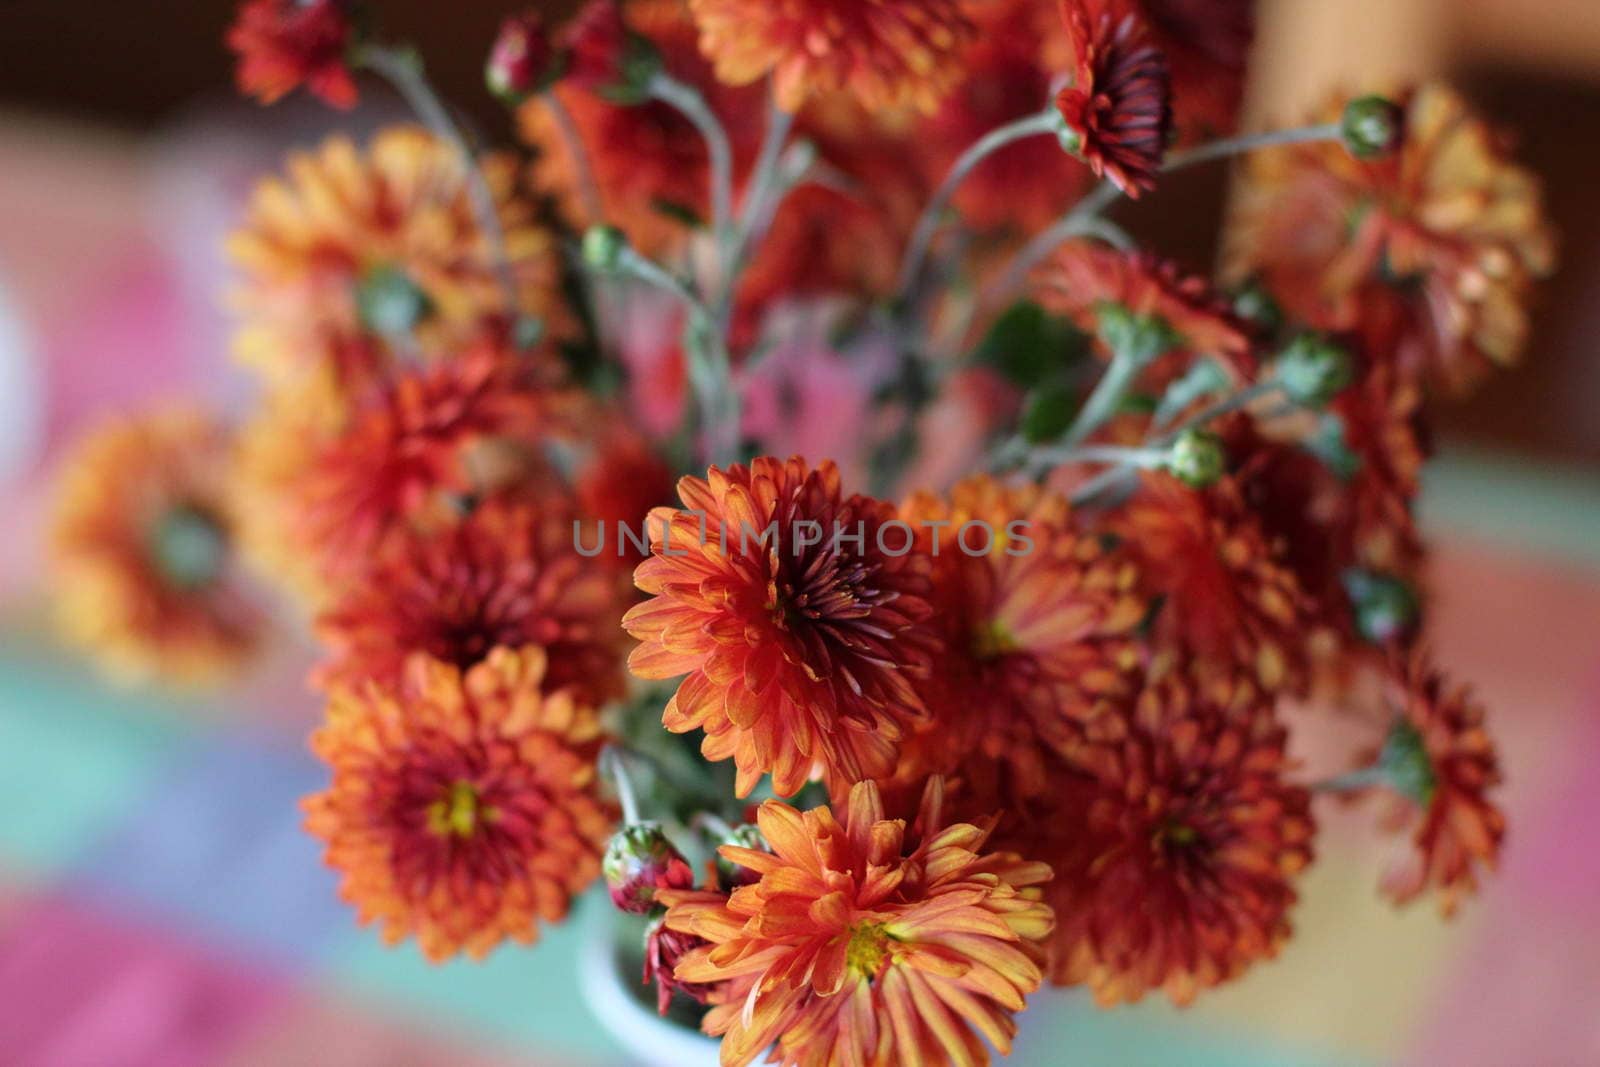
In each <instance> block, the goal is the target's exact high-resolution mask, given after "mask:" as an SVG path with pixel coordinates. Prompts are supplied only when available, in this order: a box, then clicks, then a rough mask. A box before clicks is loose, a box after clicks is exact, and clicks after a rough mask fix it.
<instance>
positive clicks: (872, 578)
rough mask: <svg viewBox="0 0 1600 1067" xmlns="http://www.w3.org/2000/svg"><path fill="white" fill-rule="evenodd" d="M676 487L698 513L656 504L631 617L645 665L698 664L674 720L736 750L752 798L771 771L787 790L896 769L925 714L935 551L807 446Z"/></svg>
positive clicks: (669, 715)
mask: <svg viewBox="0 0 1600 1067" xmlns="http://www.w3.org/2000/svg"><path fill="white" fill-rule="evenodd" d="M678 493H679V496H680V497H682V499H683V504H684V507H685V508H686V509H688V510H684V511H675V510H673V509H670V508H659V509H657V510H656V511H654V512H652V513H651V516H650V523H649V525H650V541H651V553H652V554H651V558H649V559H647V560H645V561H644V562H643V563H641V564H639V568H638V570H637V571H636V572H635V576H634V579H635V581H636V583H637V584H638V586H639V588H640V589H642V590H644V591H645V592H646V593H648V594H650V597H651V599H649V600H648V601H646V602H645V603H643V604H640V605H638V606H637V607H635V608H633V609H632V610H631V611H629V612H628V614H627V615H626V616H625V617H624V618H623V625H624V626H625V627H626V628H627V630H628V632H629V633H631V634H633V636H635V637H637V638H639V640H640V641H641V642H642V643H641V644H640V646H639V647H638V648H637V649H635V650H634V652H633V655H632V656H631V657H630V658H629V660H628V665H629V667H630V668H631V669H632V671H633V673H634V674H636V675H638V676H640V677H642V678H673V677H677V676H679V675H688V677H687V678H685V679H684V680H683V682H682V684H681V685H679V687H678V691H677V693H676V694H675V695H674V696H673V698H672V700H671V701H670V702H669V703H668V704H667V707H666V711H665V713H664V715H663V722H664V723H665V724H666V726H667V728H668V729H669V730H672V731H674V732H676V733H685V732H687V731H689V730H693V729H697V728H698V729H703V730H705V733H706V736H705V741H704V743H703V745H702V748H701V751H702V752H703V753H704V754H705V756H706V758H708V759H712V760H719V759H727V758H729V757H730V756H731V757H732V758H733V759H734V761H735V762H736V763H737V765H738V769H739V775H738V785H737V789H738V793H739V795H740V796H745V795H748V794H749V792H750V790H751V789H753V788H754V787H755V784H756V782H757V780H758V779H759V778H760V777H761V775H763V774H765V773H767V772H769V771H770V772H771V774H772V780H773V788H774V789H775V790H777V792H778V793H779V794H781V795H785V796H787V795H791V794H793V793H794V792H796V791H797V790H798V789H799V788H800V787H801V786H802V785H804V784H805V782H806V779H807V778H808V777H810V776H811V775H812V772H813V770H815V771H817V772H819V773H821V774H822V775H823V776H825V777H826V778H827V779H828V781H829V782H830V783H833V784H835V785H837V784H841V783H843V784H847V783H850V782H856V781H860V780H861V779H863V778H869V777H876V776H881V775H884V774H887V773H889V772H890V771H891V770H892V768H893V765H894V757H895V753H896V752H897V751H898V749H899V741H900V738H901V736H902V735H903V733H904V732H905V729H906V727H907V726H908V725H909V724H910V723H911V722H913V721H915V720H916V719H918V718H920V717H921V716H922V715H924V714H925V711H924V709H923V705H922V701H921V700H920V698H919V697H918V696H917V693H916V690H915V689H914V687H913V679H914V677H915V676H918V675H921V674H922V673H923V672H925V671H926V669H927V664H928V656H929V648H928V642H927V639H926V636H925V634H924V633H923V632H922V623H923V622H924V620H925V619H926V618H927V615H928V611H929V608H928V603H927V600H926V597H927V594H928V578H927V573H928V560H927V559H926V558H925V557H924V556H922V555H921V554H920V553H917V552H915V551H912V550H910V537H911V534H912V531H911V530H910V528H909V527H905V526H904V524H903V523H900V524H899V525H900V526H901V527H903V528H896V527H895V524H896V523H897V521H898V520H896V517H895V511H894V509H893V508H892V507H890V506H889V505H887V504H884V503H881V502H879V501H877V500H873V499H871V498H870V497H865V496H860V495H856V496H849V497H847V496H845V495H844V494H843V492H842V491H841V489H840V485H839V473H838V470H837V469H836V468H835V467H834V465H833V464H832V463H830V462H824V463H823V464H822V465H821V466H819V467H817V468H816V469H814V470H813V469H812V468H810V467H809V466H808V465H807V464H806V462H805V460H803V459H800V458H799V457H796V458H793V459H790V460H789V461H787V462H784V461H782V460H777V459H773V458H770V457H764V458H761V459H757V460H755V461H754V462H753V463H752V464H751V465H750V466H749V467H745V466H742V465H740V466H734V467H731V468H729V469H728V470H726V471H723V470H720V469H718V468H716V467H713V468H711V470H710V472H709V473H708V475H707V477H706V479H704V480H702V479H699V478H684V479H683V480H682V481H680V482H679V483H678ZM886 526H887V527H888V529H885V527H886ZM813 535H815V537H814V539H813ZM897 553H898V554H897Z"/></svg>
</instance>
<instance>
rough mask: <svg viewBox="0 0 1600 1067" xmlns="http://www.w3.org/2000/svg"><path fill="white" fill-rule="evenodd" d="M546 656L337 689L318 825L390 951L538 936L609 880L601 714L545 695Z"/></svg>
mask: <svg viewBox="0 0 1600 1067" xmlns="http://www.w3.org/2000/svg"><path fill="white" fill-rule="evenodd" d="M545 663H546V657H545V654H544V652H543V651H542V650H540V649H538V648H536V647H530V648H527V649H523V650H522V651H512V650H510V649H496V650H495V651H494V652H493V653H491V654H490V656H489V657H488V659H486V660H484V661H483V662H482V663H480V664H478V665H477V666H476V667H473V668H472V669H471V670H470V671H467V672H466V673H465V674H463V673H462V672H461V671H460V670H458V669H457V668H455V667H453V666H450V665H449V664H445V663H440V662H438V661H437V660H433V659H430V658H428V657H427V656H418V657H416V658H415V659H413V660H412V662H411V665H410V667H409V670H408V675H407V678H406V679H405V681H404V683H403V684H402V685H401V686H399V687H398V688H396V687H387V686H380V685H376V684H372V683H369V684H367V685H363V686H359V687H356V688H347V689H338V690H335V691H334V693H333V695H332V698H331V700H330V702H329V705H328V720H327V724H326V725H325V726H324V727H323V728H322V729H320V730H318V731H317V732H316V733H315V734H314V735H313V736H312V740H311V744H312V748H313V750H314V751H315V752H316V754H317V755H318V756H319V757H320V758H321V759H323V760H325V761H326V762H327V763H328V764H329V765H330V766H331V767H332V770H333V781H332V784H331V785H330V786H329V787H328V789H327V791H325V792H323V793H318V794H316V795H315V796H311V797H308V798H307V799H306V801H305V805H304V806H305V810H306V828H307V829H308V830H310V831H311V833H313V834H314V835H316V836H317V837H319V838H321V839H322V840H323V841H324V842H325V843H326V844H327V852H326V857H327V862H328V864H329V865H330V866H332V867H334V868H336V869H337V870H339V871H340V872H341V874H342V875H343V881H342V882H341V883H340V895H341V896H342V897H343V898H344V899H345V900H347V901H349V902H350V903H351V904H354V905H355V906H356V908H357V910H358V913H359V916H360V919H361V921H362V922H363V923H369V922H377V923H378V924H379V925H380V927H381V929H382V933H383V938H384V940H385V941H386V942H388V943H390V944H394V943H397V942H399V941H401V940H403V939H404V938H406V937H409V936H415V937H416V938H417V942H418V944H419V945H420V946H421V948H422V951H423V953H424V955H426V956H427V957H428V958H429V959H430V960H434V961H436V962H437V961H443V960H446V959H448V958H450V957H451V956H454V955H455V954H456V953H458V952H462V951H465V952H466V953H467V954H468V955H470V956H472V957H474V958H482V957H483V956H486V955H487V954H488V953H489V951H490V950H491V949H493V948H494V947H495V946H496V945H498V944H499V943H500V942H501V941H502V940H504V939H506V938H510V939H512V940H514V941H517V942H520V943H522V944H532V943H533V942H534V941H535V940H537V939H538V934H539V930H538V923H539V921H540V920H543V921H544V922H547V923H551V922H559V921H560V920H561V919H563V918H565V917H566V914H567V908H568V904H569V902H570V901H571V899H572V897H573V896H574V895H575V894H577V893H578V892H580V891H581V890H583V889H584V888H585V887H586V886H587V885H588V884H589V883H590V882H592V881H594V879H595V878H596V877H597V876H598V875H599V873H600V853H601V850H602V849H603V848H604V847H605V843H606V838H607V837H608V836H609V835H610V831H611V827H612V825H613V821H614V813H613V812H612V810H611V809H610V807H609V806H608V805H607V804H606V803H605V802H604V801H603V800H602V799H601V798H600V796H599V793H598V791H597V778H596V773H595V761H596V758H597V756H598V753H599V747H600V743H601V740H602V738H601V732H600V723H599V717H598V715H597V714H596V712H595V711H594V709H593V708H591V707H589V706H588V705H586V704H583V703H580V702H578V701H576V700H575V699H574V698H573V695H572V693H570V692H568V691H565V690H562V691H558V692H554V693H547V692H545V689H544V684H543V682H544V674H545Z"/></svg>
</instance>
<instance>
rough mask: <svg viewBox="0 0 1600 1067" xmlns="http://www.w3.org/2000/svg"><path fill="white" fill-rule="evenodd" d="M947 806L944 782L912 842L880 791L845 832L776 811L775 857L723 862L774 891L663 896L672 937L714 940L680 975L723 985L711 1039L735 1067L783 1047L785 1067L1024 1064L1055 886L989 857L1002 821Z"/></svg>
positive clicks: (764, 810)
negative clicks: (1020, 1058)
mask: <svg viewBox="0 0 1600 1067" xmlns="http://www.w3.org/2000/svg"><path fill="white" fill-rule="evenodd" d="M941 793H942V790H941V787H940V785H939V783H938V781H937V780H935V781H934V782H932V783H930V785H929V788H928V792H927V794H926V797H925V799H924V802H923V806H922V811H921V814H920V815H919V817H918V820H917V824H916V826H915V827H914V828H913V836H912V838H911V840H909V841H908V840H907V834H906V824H905V822H904V821H902V820H898V819H893V820H891V819H887V818H885V816H884V811H883V805H882V802H881V801H880V799H879V796H878V790H877V787H876V786H874V785H873V784H872V783H871V782H863V783H860V784H859V785H857V786H856V787H855V788H854V789H853V790H851V792H850V799H849V806H848V810H847V811H846V814H845V818H844V821H843V823H842V824H841V823H840V822H839V821H838V820H836V819H835V817H834V815H833V814H832V812H831V811H830V810H829V809H827V808H817V809H814V810H812V811H808V812H804V813H801V812H797V811H795V810H794V809H793V808H790V807H788V806H787V805H785V804H782V803H779V802H777V801H768V802H767V803H765V804H763V805H762V806H761V811H760V814H759V815H758V820H759V823H760V826H761V832H762V834H763V836H764V837H765V838H766V839H767V842H768V843H769V844H770V845H771V846H772V852H770V853H768V852H758V851H753V850H750V849H742V848H731V847H730V848H724V849H722V853H723V855H724V856H725V857H727V858H728V859H731V860H734V861H736V862H738V863H740V864H742V865H744V866H746V867H749V868H750V869H751V870H754V871H757V872H759V874H760V875H761V877H760V880H759V881H757V882H755V883H754V884H752V885H748V886H744V887H742V888H740V889H736V890H734V892H733V893H732V894H731V895H728V896H724V895H723V894H720V893H709V892H704V891H700V892H696V891H692V890H691V891H683V892H666V893H663V894H662V898H663V900H664V901H665V902H666V903H667V904H668V910H667V917H666V923H667V927H668V928H669V929H673V930H679V931H682V932H684V933H686V934H691V935H694V936H696V937H701V938H704V939H705V941H706V942H708V944H707V947H704V948H700V949H696V950H694V951H692V952H690V953H688V954H687V955H686V956H684V957H683V959H682V960H680V961H679V963H678V966H677V970H676V974H677V977H678V979H679V981H687V982H702V983H708V984H710V983H714V984H715V986H716V988H715V991H714V992H712V994H711V1001H712V1003H713V1004H714V1005H715V1006H714V1007H713V1008H712V1009H711V1011H710V1012H709V1013H708V1014H707V1015H706V1017H705V1020H704V1022H703V1024H702V1026H703V1028H704V1030H705V1031H706V1033H708V1034H720V1035H722V1062H723V1064H724V1065H726V1067H743V1065H744V1064H748V1063H750V1062H752V1061H753V1060H755V1059H756V1057H758V1056H760V1055H761V1054H762V1053H764V1052H767V1050H768V1049H769V1048H771V1050H772V1051H771V1054H770V1056H769V1058H768V1062H769V1063H777V1064H783V1065H785V1067H831V1065H834V1064H862V1065H871V1067H891V1065H896V1064H924V1063H925V1064H936V1063H951V1064H955V1063H960V1064H986V1063H988V1062H989V1050H988V1047H987V1046H986V1045H985V1043H984V1040H985V1039H987V1041H988V1044H989V1045H992V1046H993V1047H994V1048H996V1049H998V1050H999V1051H1000V1052H1001V1053H1002V1054H1005V1053H1007V1052H1009V1051H1010V1048H1011V1038H1012V1035H1014V1034H1015V1033H1016V1024H1015V1022H1014V1021H1013V1019H1012V1016H1013V1015H1014V1014H1015V1013H1016V1012H1019V1011H1021V1010H1022V1009H1023V1007H1024V998H1025V997H1026V996H1027V995H1028V994H1030V993H1032V992H1034V991H1035V990H1037V989H1038V987H1039V983H1040V979H1041V975H1040V971H1039V966H1038V963H1037V962H1036V960H1037V958H1038V947H1037V942H1038V940H1039V939H1040V938H1043V937H1045V936H1046V935H1047V934H1048V933H1049V931H1050V926H1051V916H1050V909H1049V908H1047V907H1045V906H1044V905H1043V904H1042V903H1041V902H1040V899H1039V898H1040V890H1039V889H1038V888H1037V887H1038V886H1039V884H1040V883H1042V882H1044V881H1045V880H1046V879H1048V878H1049V877H1050V872H1049V869H1048V868H1047V867H1045V866H1044V865H1043V864H1039V863H1025V862H1023V861H1022V860H1021V859H1020V858H1019V857H1017V856H1015V855H1012V854H1009V853H1003V852H992V851H989V850H988V849H987V848H986V843H987V841H988V838H989V833H990V828H991V825H992V821H985V822H983V823H981V824H979V825H972V824H969V823H956V824H954V825H949V826H947V825H945V824H944V821H943V817H942V813H941V806H942V805H941ZM980 1035H981V1036H980Z"/></svg>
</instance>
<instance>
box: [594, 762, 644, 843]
mask: <svg viewBox="0 0 1600 1067" xmlns="http://www.w3.org/2000/svg"><path fill="white" fill-rule="evenodd" d="M600 773H601V774H604V775H605V776H607V777H608V778H610V779H611V782H612V785H613V786H615V787H616V790H617V800H618V802H620V803H621V804H622V823H623V825H624V826H634V825H637V824H638V823H639V822H640V821H641V820H640V819H639V798H638V795H637V794H635V793H634V791H633V779H631V778H630V777H628V766H627V761H626V760H625V759H624V758H623V750H622V749H620V748H618V747H617V746H616V745H607V746H606V747H605V748H603V749H601V750H600Z"/></svg>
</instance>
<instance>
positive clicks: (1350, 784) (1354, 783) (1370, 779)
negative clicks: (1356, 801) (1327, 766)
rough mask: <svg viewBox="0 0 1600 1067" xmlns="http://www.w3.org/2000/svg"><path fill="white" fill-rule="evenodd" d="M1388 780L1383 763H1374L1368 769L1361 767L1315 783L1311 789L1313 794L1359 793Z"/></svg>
mask: <svg viewBox="0 0 1600 1067" xmlns="http://www.w3.org/2000/svg"><path fill="white" fill-rule="evenodd" d="M1387 782H1388V778H1387V776H1386V774H1385V772H1384V768H1383V765H1382V764H1381V763H1374V764H1372V765H1371V766H1368V767H1361V768H1358V769H1356V770H1353V771H1347V772H1346V773H1344V774H1341V775H1337V776H1335V777H1333V778H1324V779H1323V780H1322V781H1320V782H1313V783H1312V784H1311V785H1310V787H1309V788H1310V789H1311V791H1312V792H1313V793H1359V792H1361V791H1362V790H1364V789H1371V788H1372V787H1373V786H1375V785H1384V784H1386V783H1387Z"/></svg>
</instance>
